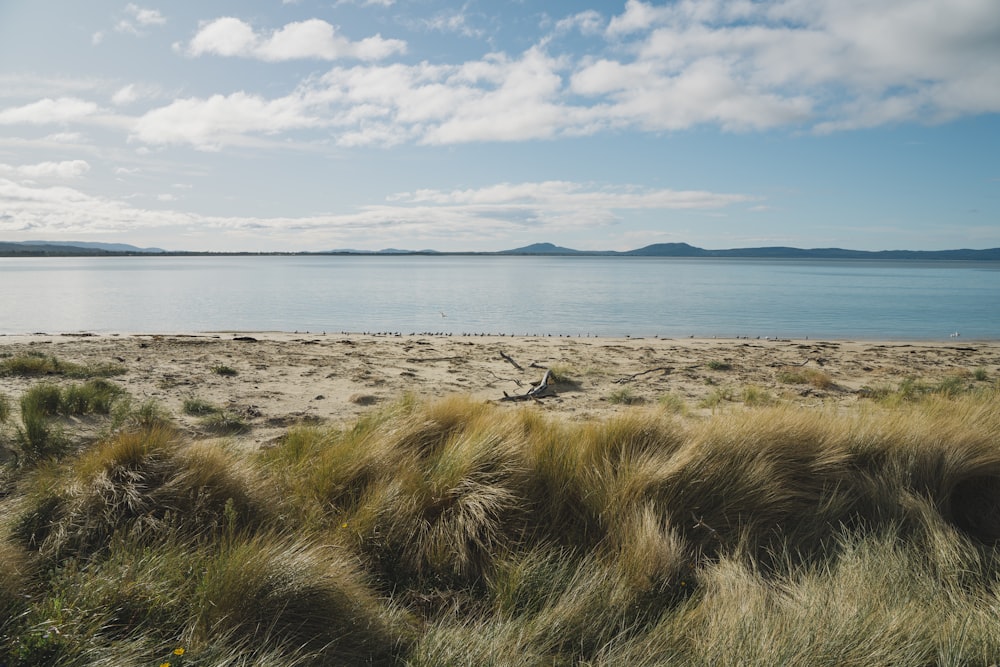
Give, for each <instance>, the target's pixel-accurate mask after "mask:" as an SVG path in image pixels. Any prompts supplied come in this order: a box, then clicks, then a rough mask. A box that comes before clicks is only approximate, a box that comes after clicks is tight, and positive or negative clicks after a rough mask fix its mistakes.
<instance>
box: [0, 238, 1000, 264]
mask: <svg viewBox="0 0 1000 667" xmlns="http://www.w3.org/2000/svg"><path fill="white" fill-rule="evenodd" d="M147 255H169V256H199V255H211V256H220V255H233V256H248V255H385V256H388V255H393V256H399V255H526V256H545V255H548V256H581V257H582V256H599V257H677V258H685V257H688V258H714V257H719V258H736V259H878V260H893V259H898V260H951V261H985V262H996V261H1000V248H988V249H983V250H973V249H968V248H964V249H958V250H847V249H844V248H810V249H804V248H790V247H785V246H766V247H760V248H730V249H725V250H707V249H705V248H698V247H696V246H693V245H689V244H687V243H654V244H653V245H647V246H644V247H642V248H636V249H635V250H626V251H616V250H574V249H573V248H565V247H563V246H558V245H555V244H552V243H533V244H531V245H527V246H523V247H520V248H513V249H511V250H500V251H497V252H473V251H470V252H440V251H437V250H400V249H397V248H386V249H384V250H349V249H339V250H323V251H314V252H305V251H303V252H201V251H182V250H163V249H162V248H139V247H136V246H132V245H128V244H124V243H94V242H84V241H23V242H5V241H0V257H114V256H147Z"/></svg>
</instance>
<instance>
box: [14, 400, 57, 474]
mask: <svg viewBox="0 0 1000 667" xmlns="http://www.w3.org/2000/svg"><path fill="white" fill-rule="evenodd" d="M61 402H62V397H61V394H60V392H59V388H58V387H56V386H55V385H50V384H39V385H35V386H34V387H32V388H31V389H29V390H28V392H27V393H25V394H24V396H22V397H21V426H20V427H18V429H17V437H16V438H15V441H16V444H17V446H18V448H19V449H20V453H21V455H22V456H23V458H24V460H25V461H26V462H36V461H40V460H42V459H46V458H51V457H54V456H58V455H60V454H62V453H63V451H64V450H65V448H66V439H65V438H64V437H63V435H62V433H61V432H60V430H59V429H58V428H57V427H55V426H54V425H52V424H50V423H49V418H50V417H52V416H53V415H56V414H58V413H59V408H60V405H61Z"/></svg>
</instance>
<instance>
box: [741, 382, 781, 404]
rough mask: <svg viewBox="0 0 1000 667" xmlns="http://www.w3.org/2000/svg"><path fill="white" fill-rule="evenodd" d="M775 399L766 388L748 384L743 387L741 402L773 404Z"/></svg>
mask: <svg viewBox="0 0 1000 667" xmlns="http://www.w3.org/2000/svg"><path fill="white" fill-rule="evenodd" d="M774 402H775V399H774V397H773V396H771V395H770V394H769V393H767V390H766V389H763V388H762V387H758V386H757V385H749V386H746V387H744V388H743V403H744V404H746V405H750V406H759V405H773V404H774Z"/></svg>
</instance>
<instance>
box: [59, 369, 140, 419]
mask: <svg viewBox="0 0 1000 667" xmlns="http://www.w3.org/2000/svg"><path fill="white" fill-rule="evenodd" d="M124 393H125V390H124V389H122V388H121V387H119V386H117V385H115V384H112V383H111V382H108V381H107V380H105V379H103V378H98V379H94V380H90V381H89V382H87V383H85V384H82V385H72V386H69V387H67V388H66V389H64V390H63V392H62V401H61V406H60V407H61V410H62V412H64V413H66V414H71V415H86V414H98V415H106V414H110V413H111V406H112V404H113V403H114V402H115V400H117V399H118V398H119V397H120V396H122V395H123V394H124Z"/></svg>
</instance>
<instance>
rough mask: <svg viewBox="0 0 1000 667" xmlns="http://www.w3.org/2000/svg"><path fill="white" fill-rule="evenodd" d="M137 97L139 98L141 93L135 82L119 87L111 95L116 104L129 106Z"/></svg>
mask: <svg viewBox="0 0 1000 667" xmlns="http://www.w3.org/2000/svg"><path fill="white" fill-rule="evenodd" d="M137 99H139V94H138V92H137V90H136V87H135V84H131V83H130V84H129V85H127V86H124V87H122V88H119V89H118V92H116V93H115V94H114V95H112V96H111V103H112V104H114V105H115V106H127V105H129V104H132V103H133V102H135V101H136V100H137Z"/></svg>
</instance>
